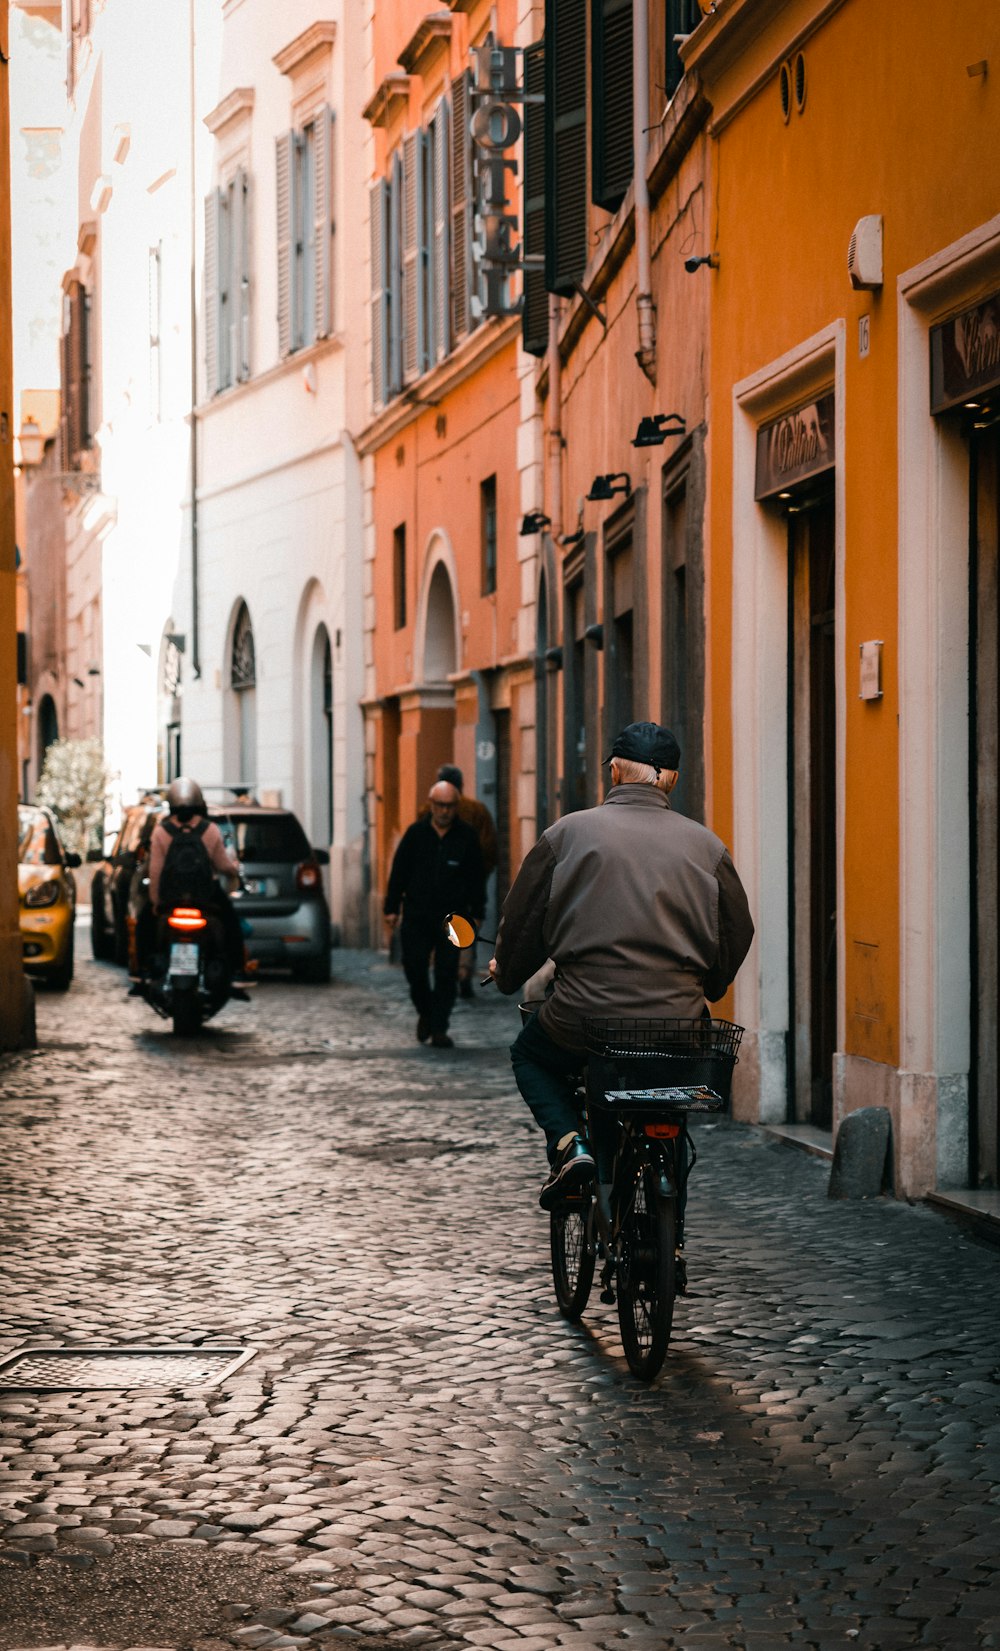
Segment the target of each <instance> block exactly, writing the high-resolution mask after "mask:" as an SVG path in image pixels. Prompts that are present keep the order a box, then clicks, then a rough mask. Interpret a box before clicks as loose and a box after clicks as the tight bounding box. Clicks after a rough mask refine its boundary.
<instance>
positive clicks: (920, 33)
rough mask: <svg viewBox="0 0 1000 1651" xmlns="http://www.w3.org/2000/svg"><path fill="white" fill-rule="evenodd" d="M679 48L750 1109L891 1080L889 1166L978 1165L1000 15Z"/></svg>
mask: <svg viewBox="0 0 1000 1651" xmlns="http://www.w3.org/2000/svg"><path fill="white" fill-rule="evenodd" d="M682 55H683V57H684V60H685V66H686V70H687V73H688V74H689V75H691V76H692V77H696V78H697V79H698V81H699V83H700V85H701V87H702V89H703V92H704V95H705V97H706V99H707V101H708V102H709V104H710V105H711V117H710V121H709V125H708V131H709V134H710V139H711V146H710V155H711V167H712V180H711V192H712V198H713V202H714V210H713V214H712V244H711V251H712V252H713V254H715V255H716V257H717V260H718V267H717V268H715V269H713V270H712V271H711V276H710V286H711V309H710V318H709V336H710V339H711V370H710V383H709V396H710V403H711V408H712V418H711V423H710V433H709V452H708V473H709V477H710V485H709V504H708V511H707V518H706V539H707V543H708V546H709V551H708V560H709V570H710V571H709V575H708V579H707V602H706V622H707V636H706V653H707V657H708V660H709V703H710V713H709V716H710V736H709V738H710V746H709V753H708V759H707V760H708V768H709V771H710V774H711V793H712V802H713V806H712V814H713V821H714V823H715V825H716V827H717V829H719V830H720V831H721V833H722V834H723V835H724V836H726V837H727V838H728V839H729V840H730V841H731V842H732V844H733V847H734V851H735V855H736V860H737V864H738V865H739V866H740V869H741V872H742V874H743V876H744V879H745V881H746V882H747V885H748V889H749V891H750V895H751V901H752V905H753V908H754V911H755V915H756V918H757V925H758V934H757V941H756V944H755V951H754V956H753V958H752V960H751V963H749V964H748V965H747V967H746V968H745V969H744V971H743V974H742V975H741V977H740V980H739V981H738V983H737V987H736V994H735V1013H736V1016H737V1018H738V1019H740V1020H743V1021H744V1022H745V1023H746V1024H747V1026H748V1027H750V1028H752V1029H753V1036H752V1038H751V1041H750V1047H749V1050H748V1056H749V1058H748V1059H747V1060H745V1061H744V1062H743V1065H742V1073H741V1075H742V1078H743V1088H742V1097H743V1105H744V1107H745V1108H746V1109H747V1110H748V1112H749V1114H750V1115H752V1116H757V1117H761V1118H765V1119H767V1118H770V1119H775V1120H784V1119H789V1120H791V1121H796V1122H799V1123H812V1124H814V1125H818V1126H819V1127H821V1128H829V1127H831V1125H832V1127H833V1130H834V1131H836V1129H837V1128H838V1127H839V1124H840V1122H841V1120H842V1119H843V1118H844V1116H845V1115H846V1114H847V1113H849V1112H851V1111H854V1110H856V1109H858V1108H860V1107H865V1106H871V1105H879V1106H884V1107H887V1108H888V1109H889V1111H890V1113H891V1116H892V1124H893V1137H894V1152H893V1156H894V1176H895V1186H896V1189H897V1190H898V1191H900V1192H903V1193H906V1194H911V1195H912V1194H924V1193H927V1192H929V1191H932V1190H934V1189H938V1190H939V1191H945V1190H946V1189H949V1188H961V1187H969V1186H972V1187H975V1186H980V1187H983V1188H990V1187H996V1185H997V1178H998V1168H1000V1166H998V1157H997V1052H996V1051H997V1019H998V1016H997V1007H998V995H997V994H998V979H997V961H996V932H997V836H996V820H995V812H996V811H995V798H996V754H997V746H996V727H997V596H996V566H997V560H996V558H997V450H998V437H997V429H998V426H997V424H996V423H995V422H994V420H995V419H996V417H997V415H998V413H1000V303H998V294H1000V219H998V218H997V216H996V208H997V196H996V189H995V183H994V180H993V177H992V170H993V169H992V164H991V162H989V161H988V160H987V157H989V156H992V155H993V154H995V152H996V150H997V145H998V141H1000V91H998V88H997V86H996V83H995V76H994V75H993V71H994V69H995V68H996V66H997V62H998V58H1000V29H998V20H997V15H996V8H995V7H994V6H992V5H990V4H989V3H988V0H978V3H973V4H971V5H968V6H965V7H962V8H961V9H960V10H959V11H957V12H956V11H950V12H948V13H942V12H941V10H940V8H937V7H935V6H934V5H932V4H931V3H929V0H914V3H913V4H911V5H909V6H906V7H904V8H900V7H898V6H896V5H894V4H893V3H892V0H875V3H864V4H862V3H861V0H841V3H839V4H838V3H834V4H829V3H827V4H823V5H819V4H817V3H816V0H791V3H790V4H777V3H772V0H719V4H718V5H717V6H716V7H714V8H713V9H712V13H711V15H709V16H708V17H706V19H705V20H704V22H703V23H702V24H701V26H699V28H698V29H697V31H696V32H695V33H694V34H693V35H692V37H691V39H690V40H689V41H688V42H687V43H686V44H685V46H684V47H683V48H682ZM903 62H905V64H906V71H905V73H904V74H900V73H899V72H898V66H899V65H900V64H901V63H903Z"/></svg>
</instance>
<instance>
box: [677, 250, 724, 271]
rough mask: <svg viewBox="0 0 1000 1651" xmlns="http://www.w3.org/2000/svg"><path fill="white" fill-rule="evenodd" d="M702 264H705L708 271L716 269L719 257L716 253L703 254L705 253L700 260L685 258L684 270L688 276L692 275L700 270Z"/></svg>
mask: <svg viewBox="0 0 1000 1651" xmlns="http://www.w3.org/2000/svg"><path fill="white" fill-rule="evenodd" d="M702 264H707V265H708V266H709V268H710V269H718V267H719V255H718V253H717V252H705V253H703V254H702V256H701V257H700V258H696V257H691V258H685V260H684V268H685V269H686V270H687V272H688V274H689V275H693V274H694V273H695V270H698V269H701V266H702Z"/></svg>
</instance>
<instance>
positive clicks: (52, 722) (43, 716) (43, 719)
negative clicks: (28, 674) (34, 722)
mask: <svg viewBox="0 0 1000 1651" xmlns="http://www.w3.org/2000/svg"><path fill="white" fill-rule="evenodd" d="M58 738H59V713H58V712H57V710H56V702H55V700H54V699H53V698H52V695H51V694H43V695H42V698H41V699H40V700H39V702H38V772H39V774H40V773H41V772H42V769H43V768H44V766H45V753H46V751H47V750H48V748H49V746H50V745H54V744H55V742H56V740H57V739H58Z"/></svg>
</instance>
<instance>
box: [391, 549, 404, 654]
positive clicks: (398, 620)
mask: <svg viewBox="0 0 1000 1651" xmlns="http://www.w3.org/2000/svg"><path fill="white" fill-rule="evenodd" d="M392 623H393V628H394V629H395V630H397V631H401V630H402V629H403V626H404V625H405V624H406V523H405V522H401V523H400V524H399V526H398V527H396V528H393V530H392Z"/></svg>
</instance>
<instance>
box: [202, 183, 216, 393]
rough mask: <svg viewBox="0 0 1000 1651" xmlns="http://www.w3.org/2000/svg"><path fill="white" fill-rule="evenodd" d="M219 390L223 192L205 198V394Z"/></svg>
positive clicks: (213, 191)
mask: <svg viewBox="0 0 1000 1651" xmlns="http://www.w3.org/2000/svg"><path fill="white" fill-rule="evenodd" d="M218 388H219V191H218V190H217V189H213V190H212V191H211V193H210V194H208V195H206V196H205V394H206V396H214V395H215V394H216V392H217V390H218Z"/></svg>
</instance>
